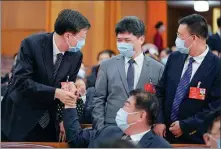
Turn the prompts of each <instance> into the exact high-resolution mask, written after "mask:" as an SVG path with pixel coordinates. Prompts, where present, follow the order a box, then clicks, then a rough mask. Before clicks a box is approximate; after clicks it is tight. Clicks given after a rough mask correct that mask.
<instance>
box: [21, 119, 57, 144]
mask: <svg viewBox="0 0 221 149" xmlns="http://www.w3.org/2000/svg"><path fill="white" fill-rule="evenodd" d="M24 141H25V142H57V137H56V129H55V125H54V123H53V122H52V121H51V120H50V123H49V125H48V126H47V127H46V128H44V129H43V128H42V127H41V126H40V125H39V124H37V125H36V126H35V127H34V129H32V131H31V132H29V133H28V135H27V137H26V138H25V139H24Z"/></svg>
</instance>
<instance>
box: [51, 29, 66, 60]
mask: <svg viewBox="0 0 221 149" xmlns="http://www.w3.org/2000/svg"><path fill="white" fill-rule="evenodd" d="M54 36H55V33H54V34H53V56H54V55H57V54H59V53H62V54H63V55H64V52H61V51H60V50H59V49H58V47H57V45H56V43H55V39H54Z"/></svg>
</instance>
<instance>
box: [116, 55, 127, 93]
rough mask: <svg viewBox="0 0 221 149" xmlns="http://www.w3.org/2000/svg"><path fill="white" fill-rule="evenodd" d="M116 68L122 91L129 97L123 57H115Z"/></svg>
mask: <svg viewBox="0 0 221 149" xmlns="http://www.w3.org/2000/svg"><path fill="white" fill-rule="evenodd" d="M117 68H118V71H119V73H120V78H121V81H122V83H123V86H124V89H125V90H126V92H127V94H128V95H129V89H128V84H127V79H126V72H125V64H124V57H123V56H118V57H117Z"/></svg>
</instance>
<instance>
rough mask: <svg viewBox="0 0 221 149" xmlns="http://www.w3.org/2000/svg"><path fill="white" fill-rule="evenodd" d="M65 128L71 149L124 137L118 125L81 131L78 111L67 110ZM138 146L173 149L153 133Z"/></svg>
mask: <svg viewBox="0 0 221 149" xmlns="http://www.w3.org/2000/svg"><path fill="white" fill-rule="evenodd" d="M64 127H65V131H66V137H67V141H68V143H69V145H70V147H85V148H86V147H89V148H92V147H99V144H100V143H101V142H104V141H113V140H115V139H120V138H121V137H122V136H123V135H124V133H123V131H121V129H120V128H119V127H117V126H116V125H105V126H104V127H103V128H102V129H100V130H95V129H81V126H80V123H79V120H78V115H77V111H76V109H65V111H64ZM138 146H139V147H143V148H147V147H149V148H171V145H170V144H169V143H168V142H167V141H166V140H165V139H163V138H162V137H160V136H157V135H155V134H153V132H152V131H149V132H148V133H146V134H145V135H144V136H143V138H142V139H141V140H140V141H139V143H138Z"/></svg>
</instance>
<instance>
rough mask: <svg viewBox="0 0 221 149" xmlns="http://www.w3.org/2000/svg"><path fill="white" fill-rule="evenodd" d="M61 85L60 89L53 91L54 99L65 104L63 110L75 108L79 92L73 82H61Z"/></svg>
mask: <svg viewBox="0 0 221 149" xmlns="http://www.w3.org/2000/svg"><path fill="white" fill-rule="evenodd" d="M61 85H62V87H61V89H59V88H57V89H56V90H55V98H58V99H59V100H60V101H61V102H62V103H63V104H65V108H76V102H77V99H78V98H79V91H78V89H77V87H76V86H75V84H74V82H62V83H61Z"/></svg>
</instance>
